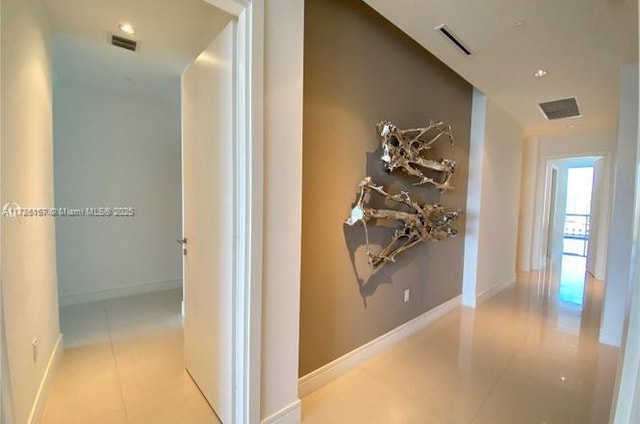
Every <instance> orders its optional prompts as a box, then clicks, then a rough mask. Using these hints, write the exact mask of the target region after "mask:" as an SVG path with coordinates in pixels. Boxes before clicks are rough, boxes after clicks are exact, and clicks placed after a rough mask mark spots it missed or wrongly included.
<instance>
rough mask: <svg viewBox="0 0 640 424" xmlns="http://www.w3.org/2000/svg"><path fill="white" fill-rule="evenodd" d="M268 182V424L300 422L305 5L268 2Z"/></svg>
mask: <svg viewBox="0 0 640 424" xmlns="http://www.w3.org/2000/svg"><path fill="white" fill-rule="evenodd" d="M264 25H265V38H264V41H265V46H264V49H265V50H264V54H265V57H264V72H265V75H264V78H265V79H264V84H265V87H264V88H265V92H264V94H265V99H264V101H265V104H264V106H265V116H264V143H265V146H264V148H265V152H264V154H265V170H264V172H265V180H264V229H265V230H264V273H263V311H262V352H263V355H262V381H261V386H262V396H261V409H262V413H261V416H262V418H263V420H267V421H268V422H279V423H287V424H288V423H292V424H293V423H298V422H300V406H299V401H298V339H299V322H300V248H301V245H300V242H301V229H302V216H301V210H302V69H303V44H304V1H303V0H289V1H286V2H283V1H279V0H265V22H264Z"/></svg>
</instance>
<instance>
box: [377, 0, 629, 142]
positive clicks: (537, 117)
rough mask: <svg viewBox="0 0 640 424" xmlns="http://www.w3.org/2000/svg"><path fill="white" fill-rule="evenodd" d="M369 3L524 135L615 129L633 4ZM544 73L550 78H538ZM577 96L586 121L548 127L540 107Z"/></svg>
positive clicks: (533, 0)
mask: <svg viewBox="0 0 640 424" xmlns="http://www.w3.org/2000/svg"><path fill="white" fill-rule="evenodd" d="M365 2H366V3H368V4H369V5H370V6H372V7H373V8H374V9H376V10H377V11H378V12H379V13H381V14H382V15H384V16H385V17H386V18H387V19H389V20H390V21H391V22H392V23H394V24H395V25H396V26H398V27H399V28H400V29H402V30H403V31H404V32H406V33H407V34H409V35H410V36H411V37H412V38H413V39H415V40H416V41H417V42H418V43H420V44H421V45H422V46H424V47H425V48H426V49H427V50H429V51H430V52H431V53H433V54H434V55H435V56H437V57H438V58H439V59H440V60H442V61H443V62H444V63H446V64H447V65H449V66H450V67H451V68H452V69H454V70H455V71H456V72H458V73H459V74H460V75H461V76H462V77H464V78H465V79H467V80H468V81H469V82H470V83H472V84H473V85H474V86H476V87H477V88H479V89H480V90H481V91H483V92H485V93H486V94H487V95H488V96H489V97H490V98H491V99H493V100H494V101H495V102H496V103H497V104H498V105H500V106H501V107H502V108H504V109H505V110H506V111H508V112H509V113H510V114H511V115H512V116H513V117H514V118H516V120H518V121H519V122H520V123H521V124H522V125H523V126H524V128H525V132H526V134H527V135H534V136H536V135H537V136H542V135H560V134H567V133H569V134H572V133H590V132H601V131H611V130H615V128H616V126H617V116H618V99H619V73H620V66H621V65H623V64H626V63H632V62H637V61H638V44H637V36H638V30H637V28H638V23H637V22H638V9H637V5H638V3H637V1H636V0H483V1H478V0H393V1H390V0H365ZM517 22H524V24H523V25H516V23H517ZM440 24H447V25H448V26H449V28H450V29H451V30H452V31H453V32H455V33H456V35H458V36H459V37H460V38H461V39H462V40H463V41H464V42H465V43H466V44H467V45H468V46H469V47H470V48H471V49H472V50H473V51H474V53H475V54H474V55H473V56H472V57H464V56H463V55H462V54H461V53H460V52H458V51H457V50H456V49H455V48H454V47H453V46H452V44H451V43H450V42H449V41H448V40H446V39H445V38H444V37H443V36H442V35H441V34H439V33H438V32H436V31H435V30H434V28H435V27H436V26H438V25H440ZM540 68H542V69H545V70H547V71H548V74H547V75H546V76H544V77H542V78H534V77H533V73H534V72H535V71H536V70H538V69H540ZM573 96H575V97H577V99H578V105H579V107H580V110H581V113H582V118H576V119H572V120H570V121H569V120H560V121H554V122H550V121H547V120H546V119H545V118H544V117H543V115H542V114H541V112H540V110H539V108H538V106H537V105H538V103H541V102H546V101H550V100H557V99H561V98H566V97H573ZM569 124H573V125H575V128H568V125H569Z"/></svg>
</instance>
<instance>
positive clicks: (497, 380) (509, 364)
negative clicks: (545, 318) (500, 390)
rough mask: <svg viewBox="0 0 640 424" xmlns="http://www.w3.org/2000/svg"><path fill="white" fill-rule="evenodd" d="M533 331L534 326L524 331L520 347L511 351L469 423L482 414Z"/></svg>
mask: <svg viewBox="0 0 640 424" xmlns="http://www.w3.org/2000/svg"><path fill="white" fill-rule="evenodd" d="M532 331H533V329H532V328H529V329H527V330H525V331H524V333H525V334H524V336H523V338H522V339H521V340H520V343H518V347H516V348H515V349H514V350H513V353H511V355H509V359H507V362H506V364H505V366H504V368H502V371H501V372H500V374H499V375H498V378H496V381H495V382H494V383H493V384H492V385H491V388H490V389H489V391H488V392H487V395H486V396H485V397H484V398H483V399H482V401H481V402H480V404H479V405H478V408H477V409H476V411H475V412H474V414H473V416H472V417H471V420H470V421H469V424H473V423H474V422H475V421H476V418H478V416H479V415H480V411H482V408H483V407H484V406H485V404H486V403H487V400H489V398H490V397H491V395H492V394H493V392H494V391H495V389H496V387H498V385H499V384H500V382H502V380H503V379H504V378H505V376H506V375H507V370H508V369H509V367H510V366H511V363H512V362H513V360H514V359H515V357H516V356H517V355H518V353H520V351H521V350H522V349H523V347H524V343H525V341H526V340H527V338H528V337H529V334H530V333H531V332H532Z"/></svg>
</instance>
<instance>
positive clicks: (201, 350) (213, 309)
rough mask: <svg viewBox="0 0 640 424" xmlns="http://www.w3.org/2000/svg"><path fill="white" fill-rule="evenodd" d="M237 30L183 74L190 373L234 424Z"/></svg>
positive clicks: (221, 36) (229, 30) (186, 325)
mask: <svg viewBox="0 0 640 424" xmlns="http://www.w3.org/2000/svg"><path fill="white" fill-rule="evenodd" d="M233 37H234V35H233V23H230V24H228V25H227V27H226V28H225V29H224V30H223V31H222V32H221V33H220V34H219V35H218V36H217V37H216V39H215V40H214V41H213V43H211V45H209V47H207V48H206V49H205V50H204V51H203V52H202V54H200V56H199V57H198V58H197V59H196V60H195V62H194V63H193V64H192V65H191V66H190V67H189V68H188V69H187V70H186V71H185V72H184V74H183V75H182V160H183V208H184V211H183V217H184V218H183V220H184V221H183V235H184V237H185V238H186V244H185V248H186V255H185V256H184V282H185V285H184V287H185V289H184V295H185V297H184V314H185V316H184V350H185V352H184V353H185V366H186V368H187V370H188V371H189V373H190V374H191V376H192V378H193V380H194V381H195V382H196V384H197V385H198V387H199V388H200V390H201V391H202V393H203V394H204V396H205V397H206V398H207V400H208V401H209V403H210V404H211V406H212V407H213V409H214V410H215V411H216V413H217V415H218V417H219V418H220V419H221V420H222V422H223V423H224V424H231V413H232V365H233V363H232V342H233V339H232V301H233V298H232V296H233V295H232V277H233V263H232V262H233V250H232V249H233V145H232V140H233V120H234V113H233V110H234V107H233V106H234V105H233V92H234V90H233V83H234V78H233V74H234V69H233V63H234V61H233V51H234V49H233V45H234V42H233V41H234V40H233Z"/></svg>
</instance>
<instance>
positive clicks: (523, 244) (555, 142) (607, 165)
mask: <svg viewBox="0 0 640 424" xmlns="http://www.w3.org/2000/svg"><path fill="white" fill-rule="evenodd" d="M615 149H616V137H615V134H613V133H602V134H581V135H565V136H557V137H542V138H539V139H529V140H527V141H526V142H525V148H524V154H523V180H522V183H521V187H522V194H521V200H520V204H521V210H520V223H519V234H520V235H521V239H520V240H519V242H518V265H519V269H521V270H523V271H529V270H538V269H539V268H540V266H541V265H542V262H541V254H542V253H543V252H542V249H543V244H544V240H545V237H544V231H545V228H544V225H543V224H544V222H543V221H544V211H545V206H546V205H545V199H547V200H548V196H546V195H545V189H546V188H547V187H546V184H547V183H548V182H547V168H548V163H549V161H551V160H553V159H561V158H570V157H583V156H602V157H603V161H604V162H603V167H602V169H603V172H602V177H603V179H602V181H601V184H602V185H601V187H600V190H599V196H600V198H601V199H602V201H601V202H600V209H599V210H598V211H597V214H598V217H599V220H600V225H599V231H598V240H597V243H596V247H597V251H598V255H599V259H598V260H597V261H596V262H604V256H605V255H604V254H605V252H606V246H607V243H608V239H609V238H608V222H609V213H610V211H609V208H610V199H611V190H612V162H613V155H614V152H615ZM532 168H533V169H532ZM597 268H599V269H602V270H604V265H602V266H600V267H598V266H597ZM596 277H597V278H603V277H604V276H603V275H596Z"/></svg>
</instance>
